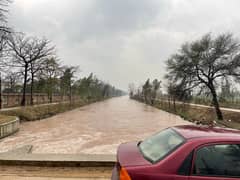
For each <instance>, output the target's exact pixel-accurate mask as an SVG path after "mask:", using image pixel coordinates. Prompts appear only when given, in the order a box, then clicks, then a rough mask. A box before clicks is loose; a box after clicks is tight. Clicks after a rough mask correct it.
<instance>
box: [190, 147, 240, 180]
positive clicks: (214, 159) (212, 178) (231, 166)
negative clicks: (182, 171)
mask: <svg viewBox="0 0 240 180" xmlns="http://www.w3.org/2000/svg"><path fill="white" fill-rule="evenodd" d="M233 179H240V144H239V143H218V144H208V145H205V146H202V147H200V148H198V149H197V150H196V151H195V153H194V157H193V164H192V171H191V174H190V176H189V180H233Z"/></svg>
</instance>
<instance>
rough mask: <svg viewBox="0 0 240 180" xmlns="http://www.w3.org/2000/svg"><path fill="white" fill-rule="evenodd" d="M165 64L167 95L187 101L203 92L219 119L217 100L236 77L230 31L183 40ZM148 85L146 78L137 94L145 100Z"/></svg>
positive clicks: (239, 64) (238, 55) (235, 46)
mask: <svg viewBox="0 0 240 180" xmlns="http://www.w3.org/2000/svg"><path fill="white" fill-rule="evenodd" d="M166 65H167V73H166V75H165V79H166V81H167V88H166V89H167V90H166V91H167V95H168V96H169V97H172V98H173V99H174V101H175V100H178V101H191V99H192V98H193V97H200V96H207V97H208V98H210V99H211V104H212V105H213V107H214V108H215V111H216V116H217V119H218V120H223V114H222V111H221V109H220V103H219V102H221V101H223V100H224V98H227V97H226V96H227V95H230V94H233V92H230V87H231V86H232V84H233V83H234V84H238V83H239V80H240V42H239V40H238V39H237V38H236V37H234V35H233V34H231V33H223V34H220V35H213V34H211V33H208V34H206V35H204V36H202V37H201V38H199V39H198V40H195V41H192V42H186V43H184V44H183V45H182V46H181V47H180V49H179V50H178V52H176V53H175V54H173V55H171V56H170V58H169V59H168V60H167V61H166ZM230 82H232V84H231V83H230ZM150 87H151V85H150V83H149V81H147V82H146V83H145V84H144V85H143V86H142V91H141V92H140V94H141V95H143V96H144V98H145V101H146V96H147V94H151V93H150V89H151V88H150ZM130 92H131V91H130ZM235 92H237V91H235ZM135 94H136V93H135ZM234 94H235V95H236V93H234Z"/></svg>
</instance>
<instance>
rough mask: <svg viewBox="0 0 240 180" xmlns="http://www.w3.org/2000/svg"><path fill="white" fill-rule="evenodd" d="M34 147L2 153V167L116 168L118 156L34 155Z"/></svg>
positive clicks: (24, 147)
mask: <svg viewBox="0 0 240 180" xmlns="http://www.w3.org/2000/svg"><path fill="white" fill-rule="evenodd" d="M32 148H33V146H31V145H28V146H23V147H20V148H17V149H13V150H11V151H8V152H5V153H0V166H1V165H8V166H38V167H40V166H43V167H111V168H112V167H114V165H115V162H116V155H97V154H32Z"/></svg>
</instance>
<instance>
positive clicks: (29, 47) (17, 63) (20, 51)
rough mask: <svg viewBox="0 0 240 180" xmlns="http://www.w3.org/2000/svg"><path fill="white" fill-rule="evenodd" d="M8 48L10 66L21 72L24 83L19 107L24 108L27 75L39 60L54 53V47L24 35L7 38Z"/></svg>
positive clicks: (45, 41) (46, 42) (47, 42)
mask: <svg viewBox="0 0 240 180" xmlns="http://www.w3.org/2000/svg"><path fill="white" fill-rule="evenodd" d="M8 46H9V52H10V53H11V57H12V60H11V61H10V62H11V63H10V66H13V67H19V68H21V69H22V70H23V76H24V82H23V95H22V101H21V105H22V106H25V105H26V86H27V82H28V73H29V71H31V68H32V67H33V66H34V67H35V68H34V69H36V66H37V65H39V64H40V60H41V59H43V58H47V57H49V56H51V55H52V54H53V53H54V47H53V46H51V45H50V41H49V40H47V39H45V38H42V39H38V38H36V37H27V36H25V35H24V34H14V35H12V36H11V38H9V41H8ZM33 64H34V65H33ZM31 66H32V67H31ZM32 69H33V68H32ZM32 78H34V77H32Z"/></svg>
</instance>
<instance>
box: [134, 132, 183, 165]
mask: <svg viewBox="0 0 240 180" xmlns="http://www.w3.org/2000/svg"><path fill="white" fill-rule="evenodd" d="M183 142H184V138H183V137H182V136H180V135H179V134H178V133H176V132H175V131H174V130H173V129H166V130H163V131H161V132H160V133H158V134H156V135H154V136H151V137H149V138H147V139H146V140H144V141H143V142H142V143H141V144H140V145H139V148H140V150H141V152H142V153H143V155H144V157H145V158H146V159H148V160H149V161H151V162H153V163H154V162H157V161H159V160H161V159H162V158H164V157H165V156H166V155H167V154H169V153H170V152H172V151H173V150H174V149H176V148H177V147H178V146H179V145H181V144H182V143H183Z"/></svg>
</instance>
